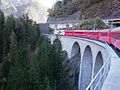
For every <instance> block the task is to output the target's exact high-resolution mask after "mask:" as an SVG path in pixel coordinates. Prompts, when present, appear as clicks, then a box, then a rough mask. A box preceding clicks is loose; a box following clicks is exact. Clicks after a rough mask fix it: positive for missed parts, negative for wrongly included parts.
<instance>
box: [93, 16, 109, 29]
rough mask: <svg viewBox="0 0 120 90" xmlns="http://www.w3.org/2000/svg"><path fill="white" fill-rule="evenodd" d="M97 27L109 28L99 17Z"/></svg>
mask: <svg viewBox="0 0 120 90" xmlns="http://www.w3.org/2000/svg"><path fill="white" fill-rule="evenodd" d="M95 27H96V28H97V29H107V28H109V27H108V26H107V25H106V24H105V23H104V22H103V21H102V20H101V19H100V18H99V17H97V18H96V26H95Z"/></svg>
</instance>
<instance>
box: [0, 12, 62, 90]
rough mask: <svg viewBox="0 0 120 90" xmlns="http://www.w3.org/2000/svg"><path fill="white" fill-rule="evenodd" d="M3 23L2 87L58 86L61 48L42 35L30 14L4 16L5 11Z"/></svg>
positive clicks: (50, 89)
mask: <svg viewBox="0 0 120 90" xmlns="http://www.w3.org/2000/svg"><path fill="white" fill-rule="evenodd" d="M2 20H3V21H2ZM0 27H1V29H0V50H1V52H0V61H1V63H0V70H1V71H0V72H2V74H0V90H57V89H58V87H59V83H60V80H61V76H60V75H61V72H62V57H61V54H60V50H59V49H57V47H56V48H55V47H54V46H52V45H51V44H50V43H49V41H48V40H47V39H45V38H44V37H42V36H40V34H39V30H38V27H37V25H35V24H34V23H33V22H32V20H30V19H29V18H28V16H23V17H21V18H17V19H16V18H14V17H13V16H9V17H6V20H5V19H4V14H3V13H2V14H1V16H0Z"/></svg>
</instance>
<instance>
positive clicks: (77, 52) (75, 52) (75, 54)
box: [70, 42, 81, 90]
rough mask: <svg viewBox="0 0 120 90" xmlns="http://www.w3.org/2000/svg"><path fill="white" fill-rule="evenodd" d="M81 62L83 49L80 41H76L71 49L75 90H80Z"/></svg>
mask: <svg viewBox="0 0 120 90" xmlns="http://www.w3.org/2000/svg"><path fill="white" fill-rule="evenodd" d="M80 62H81V49H80V46H79V44H78V42H74V43H73V45H72V49H71V56H70V63H71V65H72V70H73V72H74V75H73V76H72V81H73V82H74V85H73V90H78V82H79V73H80Z"/></svg>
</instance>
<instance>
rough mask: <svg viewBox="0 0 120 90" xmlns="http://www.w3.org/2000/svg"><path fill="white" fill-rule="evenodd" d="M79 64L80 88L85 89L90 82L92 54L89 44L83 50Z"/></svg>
mask: <svg viewBox="0 0 120 90" xmlns="http://www.w3.org/2000/svg"><path fill="white" fill-rule="evenodd" d="M81 64H82V66H81V67H82V68H81V78H80V90H85V89H86V87H87V86H88V84H89V83H90V82H91V79H92V69H93V68H92V67H93V56H92V51H91V47H90V46H89V45H87V46H86V48H85V50H84V53H83V58H82V62H81Z"/></svg>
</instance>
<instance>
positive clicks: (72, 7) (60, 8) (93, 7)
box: [51, 0, 120, 19]
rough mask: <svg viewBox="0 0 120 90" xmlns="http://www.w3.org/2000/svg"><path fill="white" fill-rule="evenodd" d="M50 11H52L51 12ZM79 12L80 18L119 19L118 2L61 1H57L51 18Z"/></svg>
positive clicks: (111, 0) (117, 0)
mask: <svg viewBox="0 0 120 90" xmlns="http://www.w3.org/2000/svg"><path fill="white" fill-rule="evenodd" d="M51 11H52V10H51ZM76 11H80V12H81V18H84V19H87V18H95V17H97V16H99V17H101V18H118V17H120V0H63V1H58V2H57V3H56V4H55V6H54V8H53V14H51V15H52V16H55V17H61V16H63V17H64V16H67V15H70V14H73V13H74V12H76Z"/></svg>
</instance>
